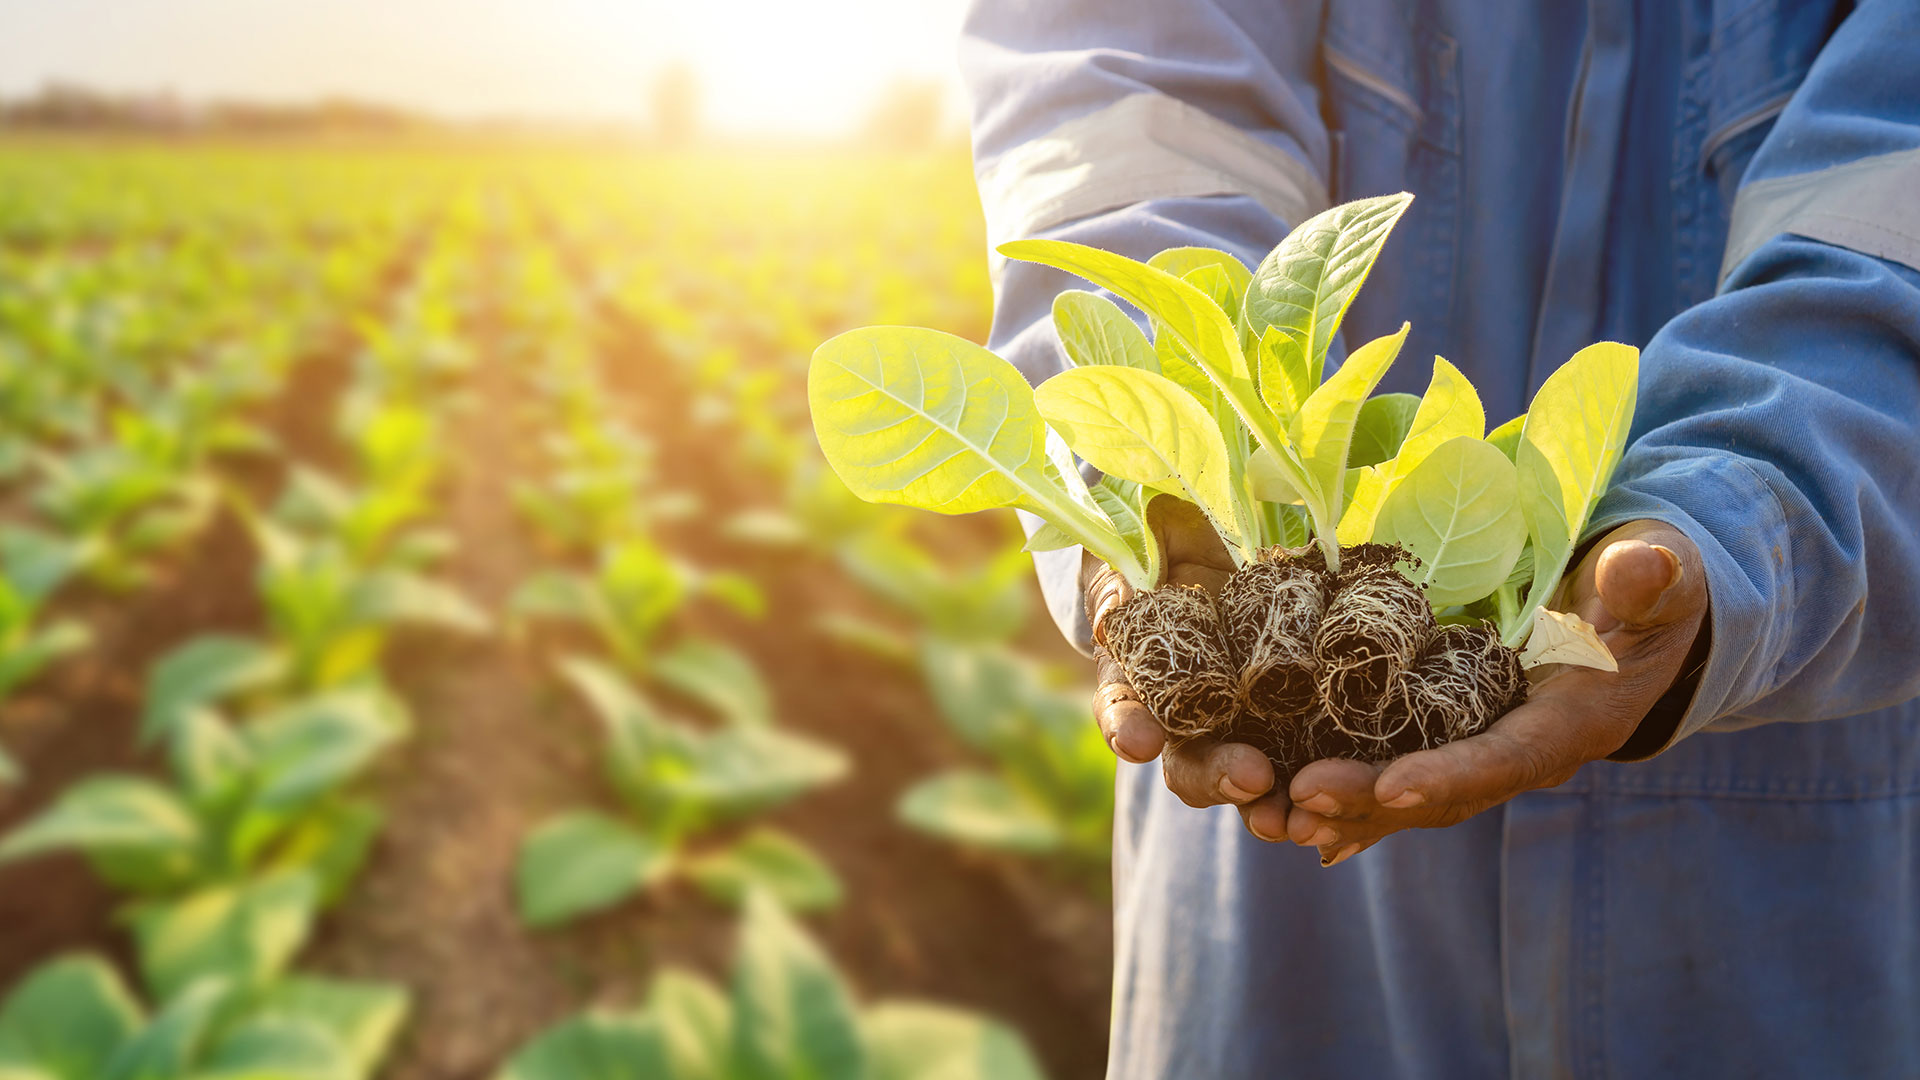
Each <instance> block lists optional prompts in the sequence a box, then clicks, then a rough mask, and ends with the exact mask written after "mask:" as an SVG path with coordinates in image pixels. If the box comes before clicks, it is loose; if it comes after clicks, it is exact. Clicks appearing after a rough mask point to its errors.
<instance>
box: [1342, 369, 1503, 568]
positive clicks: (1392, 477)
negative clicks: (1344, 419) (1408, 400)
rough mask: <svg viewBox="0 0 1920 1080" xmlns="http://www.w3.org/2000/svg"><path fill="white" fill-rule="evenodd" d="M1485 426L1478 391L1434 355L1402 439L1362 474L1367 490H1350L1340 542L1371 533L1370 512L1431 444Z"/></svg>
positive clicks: (1472, 434) (1360, 540) (1375, 510)
mask: <svg viewBox="0 0 1920 1080" xmlns="http://www.w3.org/2000/svg"><path fill="white" fill-rule="evenodd" d="M1374 400H1379V399H1377V398H1376V399H1374ZM1486 426H1487V418H1486V413H1485V412H1483V411H1482V410H1481V408H1480V395H1479V394H1477V393H1475V392H1474V389H1473V384H1472V383H1470V382H1468V381H1467V377H1466V376H1465V375H1462V374H1460V370H1459V369H1458V368H1456V367H1454V366H1453V365H1452V364H1449V363H1447V362H1446V360H1444V359H1442V358H1440V357H1438V356H1436V357H1434V358H1433V378H1432V380H1431V381H1429V382H1428V383H1427V392H1426V394H1425V396H1423V397H1421V398H1420V399H1419V407H1418V408H1417V409H1416V410H1415V411H1414V413H1413V416H1412V418H1411V420H1410V421H1409V423H1408V426H1407V432H1406V437H1405V438H1404V439H1402V440H1401V441H1400V445H1399V447H1398V448H1397V449H1396V450H1395V451H1394V454H1393V456H1392V457H1391V458H1389V459H1387V460H1385V461H1382V462H1381V463H1380V465H1379V466H1378V468H1377V470H1376V475H1374V476H1371V477H1364V478H1363V482H1365V483H1366V484H1367V485H1368V487H1367V489H1366V490H1365V491H1364V492H1355V494H1354V499H1353V502H1352V505H1350V506H1348V507H1347V509H1346V510H1345V511H1344V512H1343V513H1342V515H1341V518H1340V542H1341V543H1342V544H1362V543H1365V542H1366V541H1367V539H1368V538H1369V537H1371V536H1372V535H1373V531H1374V521H1373V519H1374V515H1375V514H1376V513H1378V511H1379V508H1380V506H1381V504H1382V503H1383V502H1384V501H1385V500H1386V497H1387V496H1388V495H1391V494H1392V493H1393V490H1394V488H1396V487H1398V486H1399V485H1400V481H1401V479H1402V478H1404V477H1405V476H1406V475H1407V474H1408V473H1411V472H1412V471H1413V470H1414V469H1415V468H1417V467H1418V466H1419V465H1420V463H1421V462H1422V461H1424V460H1426V457H1427V455H1428V454H1430V453H1432V452H1433V450H1434V448H1435V447H1437V446H1439V445H1440V444H1442V443H1444V442H1447V441H1448V440H1450V439H1457V438H1459V437H1461V436H1466V437H1468V438H1474V439H1477V438H1479V437H1480V433H1481V432H1482V431H1484V430H1486ZM1355 438H1358V434H1357V433H1356V435H1355Z"/></svg>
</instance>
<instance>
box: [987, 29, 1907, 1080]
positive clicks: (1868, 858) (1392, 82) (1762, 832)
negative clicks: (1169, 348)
mask: <svg viewBox="0 0 1920 1080" xmlns="http://www.w3.org/2000/svg"><path fill="white" fill-rule="evenodd" d="M962 59H963V67H964V68H965V71H966V74H967V78H968V80H969V82H970V84H971V88H972V91H973V94H974V133H975V151H976V154H975V159H976V164H977V167H978V171H979V175H980V180H981V190H982V199H983V203H984V205H985V207H986V210H987V214H988V222H989V229H990V232H992V233H993V234H994V236H995V239H1005V238H1007V237H1009V236H1011V235H1018V234H1021V233H1031V234H1038V235H1046V236H1057V237H1063V238H1068V239H1073V240H1078V241H1082V242H1086V243H1092V244H1097V245H1100V246H1103V247H1108V248H1112V249H1114V250H1118V251H1122V252H1125V253H1127V254H1130V255H1133V256H1135V257H1139V258H1145V257H1146V256H1148V255H1150V254H1152V253H1153V252H1155V251H1157V250H1160V249H1162V248H1165V247H1169V246H1173V245H1179V244H1204V245H1209V246H1214V247H1221V248H1225V249H1227V250H1230V251H1233V252H1234V253H1236V254H1237V255H1239V256H1240V257H1241V258H1243V259H1245V260H1246V261H1247V262H1248V263H1249V264H1252V263H1253V262H1255V261H1257V260H1258V258H1259V257H1260V256H1261V255H1262V254H1264V253H1265V252H1266V251H1267V249H1268V248H1269V247H1271V246H1272V245H1273V244H1274V243H1275V242H1277V241H1278V240H1279V239H1280V237H1281V236H1283V235H1284V234H1285V232H1286V229H1287V227H1288V226H1289V224H1291V223H1292V221H1294V220H1297V218H1298V216H1299V215H1301V214H1304V213H1310V212H1312V211H1313V210H1315V209H1318V208H1319V207H1320V206H1324V205H1325V204H1326V203H1327V202H1328V201H1336V202H1337V201H1341V200H1345V199H1349V198H1357V197H1360V196H1366V195H1374V194H1379V193H1383V192H1390V191H1396V190H1401V189H1406V190H1411V191H1413V192H1415V193H1416V195H1417V196H1418V198H1417V199H1416V201H1415V203H1414V205H1413V208H1412V209H1411V210H1410V211H1409V213H1408V214H1407V216H1406V218H1405V220H1404V221H1403V222H1402V224H1401V226H1400V228H1399V230H1398V231H1397V232H1396V234H1395V236H1394V237H1393V239H1392V240H1391V241H1390V243H1389V245H1388V247H1387V249H1386V251H1385V254H1384V256H1383V258H1382V260H1381V262H1380V264H1379V266H1378V267H1377V268H1376V270H1375V271H1374V274H1373V277H1372V279H1371V280H1370V282H1369V284H1368V285H1367V288H1366V289H1365V291H1364V292H1363V293H1362V296H1361V299H1360V300H1359V301H1358V302H1357V303H1356V304H1355V306H1354V308H1353V311H1352V313H1351V314H1350V316H1349V318H1348V321H1347V326H1348V328H1349V331H1350V332H1351V333H1352V334H1354V335H1358V339H1360V340H1364V339H1366V338H1370V337H1372V336H1374V335H1377V334H1380V333H1383V332H1386V331H1388V330H1389V329H1391V328H1392V327H1394V326H1397V325H1398V323H1399V322H1400V320H1401V319H1402V318H1406V319H1410V320H1411V321H1412V323H1413V338H1412V340H1411V342H1410V343H1409V345H1408V347H1407V348H1406V350H1405V351H1404V352H1403V353H1402V354H1401V355H1402V360H1401V364H1400V366H1399V367H1398V368H1397V369H1396V371H1395V372H1394V373H1393V374H1392V375H1391V376H1390V377H1389V382H1388V383H1387V384H1386V386H1385V387H1384V388H1385V389H1395V390H1413V391H1418V390H1420V389H1421V388H1422V387H1423V386H1424V384H1425V380H1426V378H1427V375H1428V369H1427V365H1425V364H1423V363H1421V362H1419V360H1418V359H1417V358H1420V357H1424V356H1429V355H1431V354H1433V353H1436V352H1437V353H1441V354H1443V355H1445V356H1446V357H1447V358H1448V359H1450V360H1452V361H1454V362H1455V363H1456V364H1458V365H1459V366H1460V367H1461V368H1462V369H1463V370H1464V371H1466V372H1467V374H1468V375H1469V376H1470V377H1471V378H1472V379H1473V381H1474V383H1475V384H1476V385H1477V386H1479V387H1481V389H1482V394H1483V397H1484V399H1485V401H1486V404H1487V412H1488V416H1489V419H1490V420H1493V421H1495V422H1498V421H1500V420H1504V419H1506V418H1507V417H1508V416H1512V415H1514V414H1516V413H1518V412H1519V411H1520V410H1521V408H1522V407H1523V406H1524V404H1525V402H1526V401H1527V399H1528V398H1529V397H1530V396H1531V394H1532V392H1533V391H1534V390H1535V389H1536V388H1537V387H1538V386H1539V384H1540V382H1541V381H1542V379H1544V378H1545V376H1546V375H1547V374H1548V373H1549V372H1551V371H1552V370H1553V369H1554V368H1555V367H1556V366H1557V365H1559V364H1560V363H1561V362H1563V361H1564V360H1565V359H1566V358H1567V357H1568V356H1570V355H1571V354H1572V353H1573V352H1574V351H1575V349H1577V348H1578V347H1580V346H1581V345H1584V344H1586V343H1588V342H1590V341H1594V340H1599V339H1603V338H1607V339H1615V340H1620V341H1626V342H1631V343H1635V344H1639V345H1641V346H1643V347H1644V354H1643V359H1642V368H1641V372H1642V374H1641V379H1642V381H1641V386H1640V405H1639V410H1638V413H1637V416H1636V420H1635V424H1634V430H1633V433H1632V443H1631V446H1630V448H1629V450H1628V453H1627V455H1626V457H1625V459H1624V461H1623V462H1622V465H1621V468H1620V472H1619V474H1618V477H1617V481H1616V485H1617V486H1616V487H1615V489H1614V490H1613V491H1612V492H1611V493H1610V494H1609V495H1608V496H1607V497H1606V498H1605V499H1604V500H1603V502H1602V504H1601V505H1600V507H1599V509H1598V512H1597V515H1596V518H1595V521H1594V523H1593V526H1592V528H1593V530H1594V532H1595V533H1598V532H1600V531H1603V530H1605V529H1607V528H1609V527H1611V526H1613V525H1616V524H1618V523H1620V522H1623V521H1626V520H1629V519H1632V518H1642V517H1645V518H1656V519H1660V520H1663V521H1667V522H1670V523H1672V524H1673V525H1675V526H1677V527H1679V528H1680V529H1682V530H1683V531H1684V532H1685V533H1686V534H1687V535H1688V536H1689V537H1691V538H1692V539H1693V540H1694V542H1695V543H1697V544H1698V545H1699V547H1700V550H1701V552H1702V553H1703V555H1704V556H1705V560H1706V566H1707V572H1708V578H1709V581H1708V585H1709V589H1710V591H1711V595H1712V612H1711V618H1712V647H1711V652H1710V655H1709V658H1708V660H1707V663H1706V666H1705V668H1704V669H1703V670H1702V672H1701V673H1700V676H1699V681H1698V685H1697V688H1696V689H1695V690H1694V693H1693V696H1692V701H1691V705H1690V706H1689V707H1688V708H1687V709H1686V712H1685V715H1684V717H1683V718H1681V719H1680V720H1679V722H1678V726H1677V730H1673V731H1672V732H1671V733H1670V735H1669V736H1668V737H1667V738H1666V739H1665V740H1664V742H1660V741H1656V743H1655V745H1652V746H1648V747H1646V748H1645V749H1646V754H1645V755H1642V756H1644V758H1645V759H1644V760H1637V761H1616V762H1604V763H1596V764H1594V765H1590V766H1588V767H1586V768H1585V769H1583V770H1581V772H1580V773H1579V775H1578V776H1577V777H1576V778H1575V779H1574V780H1573V781H1572V782H1570V783H1568V784H1565V785H1563V786H1561V787H1559V788H1556V789H1553V790H1550V791H1542V792H1536V793H1533V794H1529V795H1526V796H1523V797H1521V798H1519V799H1516V800H1514V801H1513V802H1511V803H1509V804H1507V805H1506V806H1504V807H1500V808H1497V809H1495V810H1492V811H1489V812H1487V813H1484V814H1482V815H1480V816H1479V817H1476V818H1474V819H1472V820H1471V821H1469V822H1467V823H1465V824H1463V825H1459V826H1456V827H1454V828H1451V829H1446V830H1437V831H1428V832H1419V833H1409V834H1402V835H1398V836H1394V837H1392V838H1389V839H1388V840H1386V841H1384V842H1383V843H1381V844H1379V845H1378V846H1376V847H1375V848H1373V849H1370V850H1369V851H1367V852H1365V853H1364V854H1362V855H1360V856H1358V857H1357V858H1354V859H1352V860H1350V861H1348V862H1346V863H1343V864H1342V865H1340V866H1338V867H1336V868H1333V869H1331V870H1322V869H1321V868H1320V867H1319V865H1318V862H1317V860H1316V859H1315V857H1314V855H1313V853H1311V852H1308V851H1302V850H1299V849H1295V848H1293V847H1290V846H1284V845H1280V846H1275V845H1267V844H1262V843H1260V842H1258V841H1256V840H1254V839H1252V838H1251V837H1249V836H1248V835H1247V834H1246V833H1245V831H1244V830H1243V828H1242V826H1241V824H1240V822H1239V819H1238V817H1237V816H1236V815H1235V814H1234V812H1233V810H1232V809H1231V808H1215V809H1213V810H1206V811H1200V810H1193V809H1190V808H1188V807H1186V806H1184V805H1182V804H1181V803H1180V802H1179V801H1178V800H1177V799H1175V798H1174V797H1173V796H1172V795H1171V794H1169V793H1168V792H1167V791H1166V790H1165V789H1164V787H1163V786H1162V785H1161V782H1160V777H1159V773H1158V769H1157V767H1156V766H1151V765H1150V766H1141V767H1133V766H1122V768H1121V777H1120V781H1119V813H1118V818H1117V821H1116V829H1115V838H1114V855H1115V860H1114V864H1115V905H1116V922H1117V934H1118V941H1117V965H1116V972H1115V991H1114V999H1113V1000H1114V1014H1113V1036H1112V1055H1111V1065H1110V1075H1111V1076H1113V1077H1124V1078H1136V1077H1269V1076H1295V1075H1297V1076H1321V1077H1334V1076H1339V1077H1491V1076H1501V1075H1510V1076H1514V1077H1558V1076H1569V1077H1625V1078H1641V1077H1663V1076H1686V1077H1703V1076H1716V1077H1717V1076H1727V1077H1774V1076H1779V1077H1809V1076H1810V1077H1915V1076H1920V708H1917V707H1916V705H1915V703H1914V699H1915V697H1916V695H1917V694H1920V269H1917V268H1920V5H1916V4H1915V3H1913V2H1912V0H1860V2H1859V3H1858V4H1857V5H1855V4H1850V3H1846V2H1844V0H1809V2H1805V3H1796V2H1793V0H1659V2H1653V3H1647V2H1641V3H1630V2H1627V0H1590V2H1588V3H1584V4H1581V3H1574V2H1572V0H1400V2H1395V0H1323V2H1300V0H1216V2H1203V0H1177V2H1176V0H1125V2H1121V0H1051V2H1048V0H976V3H975V5H974V8H973V11H972V13H971V15H970V17H969V19H968V23H967V28H966V33H965V39H964V41H963V45H962ZM995 270H996V288H997V296H998V310H997V313H996V319H995V325H994V331H993V341H992V343H991V344H992V345H993V346H994V347H995V348H996V349H998V350H1000V351H1001V352H1002V354H1003V355H1007V356H1009V357H1011V358H1013V359H1014V360H1015V362H1016V363H1018V364H1019V365H1021V367H1022V369H1023V370H1025V371H1026V372H1027V373H1028V375H1029V376H1030V377H1032V378H1034V379H1036V380H1037V379H1040V378H1044V377H1045V376H1046V375H1048V374H1050V373H1052V372H1053V371H1056V370H1058V369H1059V367H1060V366H1061V363H1062V361H1061V358H1060V355H1059V353H1058V351H1057V349H1056V347H1055V345H1054V344H1053V331H1052V328H1051V325H1050V322H1049V320H1048V319H1047V317H1046V315H1047V311H1048V305H1049V303H1050V301H1051V298H1052V297H1053V295H1054V294H1055V293H1057V292H1058V291H1059V290H1060V289H1062V288H1066V287H1077V286H1078V285H1079V283H1077V282H1074V281H1071V280H1069V279H1067V278H1065V277H1064V276H1062V275H1059V274H1057V273H1054V272H1052V271H1048V270H1045V269H1041V268H1036V267H1031V266H1027V265H1020V264H1016V265H1004V264H1000V265H996V268H995ZM1077 557H1078V556H1077V553H1069V556H1068V557H1065V558H1063V559H1062V560H1060V561H1059V562H1057V563H1055V562H1048V563H1043V567H1042V570H1043V574H1042V576H1043V583H1044V584H1046V585H1047V589H1048V593H1049V602H1050V604H1051V606H1052V607H1053V610H1054V612H1055V614H1056V617H1057V618H1058V619H1059V620H1060V622H1061V625H1062V628H1063V630H1065V631H1066V632H1067V633H1068V634H1069V635H1070V636H1077V637H1080V638H1081V641H1082V644H1084V631H1085V624H1084V617H1083V616H1081V615H1079V614H1078V613H1077V612H1076V607H1077V603H1078V600H1077V597H1075V596H1074V595H1073V588H1072V585H1071V581H1070V575H1069V574H1068V573H1067V572H1065V571H1066V568H1068V567H1070V566H1071V560H1072V559H1077ZM1049 567H1052V568H1053V569H1054V570H1056V571H1060V572H1056V573H1052V574H1049V573H1048V568H1049Z"/></svg>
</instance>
